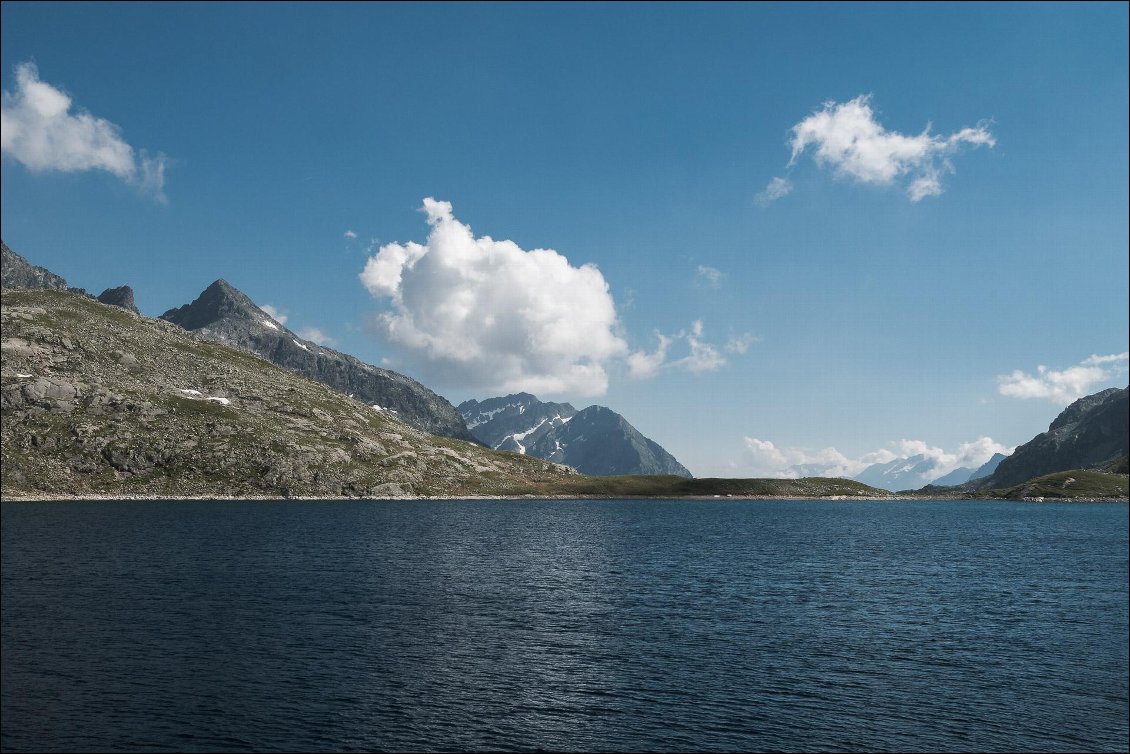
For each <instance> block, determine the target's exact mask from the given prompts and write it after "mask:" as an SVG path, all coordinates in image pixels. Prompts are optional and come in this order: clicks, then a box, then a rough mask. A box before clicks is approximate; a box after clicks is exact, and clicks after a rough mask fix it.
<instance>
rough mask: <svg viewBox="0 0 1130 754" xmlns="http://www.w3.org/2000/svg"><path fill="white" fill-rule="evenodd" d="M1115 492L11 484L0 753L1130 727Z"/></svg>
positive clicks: (581, 743)
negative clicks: (461, 492)
mask: <svg viewBox="0 0 1130 754" xmlns="http://www.w3.org/2000/svg"><path fill="white" fill-rule="evenodd" d="M1127 512H1128V507H1127V505H1125V504H1101V503H1100V504H1086V503H1083V504H1080V503H1075V504H1063V503H1043V504H1036V503H1013V502H986V501H945V502H942V501H906V502H880V501H845V502H823V501H787V500H773V501H763V500H759V501H736V500H735V501H728V500H727V501H689V500H686V501H671V500H631V501H592V500H589V501H499V500H479V501H443V502H439V501H418V502H417V501H411V502H278V503H262V502H226V501H225V502H98V503H4V504H3V505H2V506H0V514H2V518H3V532H2V558H3V569H2V600H3V602H2V604H3V610H2V612H0V633H2V637H0V638H2V665H0V667H2V686H0V696H2V699H0V704H2V719H3V726H2V733H0V735H2V740H0V745H2V748H3V749H4V750H6V751H21V750H55V751H58V750H66V751H86V750H118V751H130V750H133V751H138V750H147V751H161V750H170V751H209V750H223V751H232V750H258V751H270V750H290V751H294V750H309V751H319V750H323V751H324V750H374V749H377V750H400V751H403V750H428V751H430V750H476V749H480V750H481V749H490V750H538V749H542V750H573V751H575V750H655V751H661V750H726V751H733V750H758V751H760V750H787V751H810V750H827V751H832V750H869V751H906V750H946V751H985V750H988V751H999V750H1007V751H1053V750H1054V751H1118V750H1121V751H1126V749H1127V746H1128V728H1127V717H1128V697H1127V684H1128V661H1127V646H1128V638H1130V637H1128V617H1127V610H1128V595H1127V583H1128V571H1127V559H1128V530H1130V527H1128V516H1127Z"/></svg>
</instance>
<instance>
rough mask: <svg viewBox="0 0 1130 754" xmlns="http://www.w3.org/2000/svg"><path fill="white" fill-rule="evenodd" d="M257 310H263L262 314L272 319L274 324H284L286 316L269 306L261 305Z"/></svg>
mask: <svg viewBox="0 0 1130 754" xmlns="http://www.w3.org/2000/svg"><path fill="white" fill-rule="evenodd" d="M259 308H260V309H262V310H263V313H264V314H266V315H267V316H268V317H270V318H271V319H273V320H274V321H275V322H278V323H279V324H280V325H285V324H286V315H285V314H283V313H282V311H281V310H279V309H276V308H275V307H273V306H271V305H270V304H263V305H262V306H260V307H259Z"/></svg>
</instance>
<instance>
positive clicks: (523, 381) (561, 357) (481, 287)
mask: <svg viewBox="0 0 1130 754" xmlns="http://www.w3.org/2000/svg"><path fill="white" fill-rule="evenodd" d="M423 211H424V213H425V214H426V216H427V222H428V225H430V226H431V231H430V232H429V234H428V238H427V240H426V241H425V242H424V243H423V244H419V243H414V242H408V243H404V244H399V243H389V244H385V245H384V246H381V247H380V249H379V250H378V252H377V253H376V254H375V255H373V256H372V257H371V258H370V259H369V260H368V262H367V263H366V265H365V269H364V270H363V271H362V272H361V276H360V277H361V282H362V283H363V284H364V285H365V287H366V288H367V289H368V290H369V293H370V294H372V295H373V296H374V297H376V298H378V299H380V300H383V301H387V303H388V309H387V310H386V311H384V312H382V313H379V314H377V315H376V316H375V317H374V319H373V325H374V326H375V327H376V328H377V330H378V331H379V332H380V334H381V335H382V336H383V337H384V338H385V339H387V340H388V341H389V342H390V343H392V344H393V345H395V346H398V347H399V348H400V350H401V353H402V355H403V357H404V358H405V359H406V360H407V361H408V362H410V363H411V364H412V366H414V367H415V368H416V369H417V370H418V371H419V372H421V374H422V376H423V377H426V378H427V379H429V380H432V381H434V382H435V383H436V384H439V385H448V386H456V385H457V386H459V387H462V388H467V389H478V390H483V391H486V392H491V393H507V392H514V391H519V390H525V391H529V392H533V393H537V394H560V393H570V394H577V395H586V396H587V395H600V394H602V393H604V392H605V391H606V390H607V387H608V373H607V370H606V365H607V363H608V362H609V360H611V359H616V358H619V357H623V356H624V355H626V354H627V351H628V346H627V343H625V341H624V340H623V338H622V337H621V336H620V335H619V323H618V320H617V316H616V307H615V303H614V302H613V299H612V295H611V294H610V293H609V290H608V284H607V283H606V282H605V280H604V277H603V275H601V273H600V270H598V269H597V268H596V266H595V265H592V264H583V265H581V266H579V267H574V266H573V265H572V264H570V263H569V260H568V259H566V258H565V257H564V256H562V255H561V254H559V253H558V252H556V251H554V250H552V249H532V250H529V251H527V250H525V249H522V248H521V247H519V246H518V245H517V244H515V243H514V242H512V241H496V240H494V239H493V238H491V237H490V236H481V237H476V236H475V235H474V233H472V231H471V228H470V227H469V226H467V225H465V224H464V223H461V222H459V220H457V219H456V218H455V216H454V214H453V212H452V206H451V204H450V203H449V202H444V201H437V200H435V199H432V198H428V199H425V200H424V205H423Z"/></svg>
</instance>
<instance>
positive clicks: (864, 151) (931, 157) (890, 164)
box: [755, 94, 996, 206]
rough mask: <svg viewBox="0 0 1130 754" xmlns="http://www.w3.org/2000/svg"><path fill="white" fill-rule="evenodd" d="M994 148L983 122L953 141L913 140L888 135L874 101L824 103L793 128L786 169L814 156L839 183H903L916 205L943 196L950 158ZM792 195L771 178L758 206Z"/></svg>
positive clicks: (785, 183) (925, 136) (784, 182)
mask: <svg viewBox="0 0 1130 754" xmlns="http://www.w3.org/2000/svg"><path fill="white" fill-rule="evenodd" d="M995 145H996V139H995V138H994V137H993V135H992V133H990V132H989V129H988V126H987V124H986V123H985V122H982V123H979V124H978V125H977V126H976V127H972V128H963V129H961V130H960V131H957V132H955V133H952V134H950V135H949V136H935V135H932V134H931V133H930V126H929V125H927V126H926V128H925V129H924V130H923V131H922V133H920V134H917V135H913V136H910V135H907V134H901V133H899V132H897V131H888V130H887V129H886V128H884V127H883V125H882V124H881V123H879V121H878V120H877V119H876V118H875V112H874V110H872V109H871V95H862V94H861V95H860V96H858V97H856V98H855V99H852V100H849V101H848V102H842V103H837V102H831V101H829V102H825V103H824V106H823V109H821V110H819V111H817V112H815V113H813V114H812V115H810V116H808V117H807V118H805V119H804V120H802V121H800V122H799V123H797V124H796V125H795V126H793V128H792V141H791V147H792V157H791V158H790V159H789V164H788V167H789V168H792V167H794V166H795V165H796V164H797V161H798V160H799V159H800V158H801V156H802V155H804V154H806V153H811V154H812V156H813V159H814V160H815V162H816V164H817V165H819V166H820V167H825V168H830V169H831V170H832V171H833V173H834V174H835V175H836V176H837V177H839V178H844V179H849V180H853V181H855V182H857V183H865V184H871V185H877V186H889V185H892V184H894V183H896V182H901V183H903V184H905V190H906V194H907V196H908V197H910V200H911V201H912V202H917V201H921V200H922V199H924V198H925V197H927V196H938V195H940V194H941V193H942V192H943V190H944V189H943V187H942V176H944V175H946V174H949V173H953V172H954V167H953V163H952V162H951V160H950V158H951V157H953V156H954V155H955V154H957V153H958V152H959V151H960V150H961V149H962V148H964V147H981V146H988V147H993V146H995ZM791 190H792V184H791V183H790V182H789V180H788V179H787V178H779V177H777V178H773V180H771V181H770V182H769V185H768V186H766V187H765V190H764V191H762V192H761V193H759V194H758V195H757V197H756V198H755V200H756V201H757V203H758V204H761V205H762V206H766V205H768V204H770V203H772V202H773V201H776V200H777V199H780V198H781V197H783V196H785V195H786V194H788V193H789V192H790V191H791Z"/></svg>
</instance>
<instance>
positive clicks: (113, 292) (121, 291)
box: [98, 285, 141, 314]
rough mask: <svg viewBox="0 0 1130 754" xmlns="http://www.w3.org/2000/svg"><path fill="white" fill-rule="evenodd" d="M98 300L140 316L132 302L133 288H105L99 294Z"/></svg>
mask: <svg viewBox="0 0 1130 754" xmlns="http://www.w3.org/2000/svg"><path fill="white" fill-rule="evenodd" d="M98 300H99V301H101V302H102V303H103V304H109V305H110V306H117V307H120V308H122V309H126V310H128V311H131V312H133V313H134V314H141V312H139V311H138V310H137V305H136V304H135V303H134V301H133V288H130V287H129V286H128V285H120V286H118V287H117V288H107V289H106V290H104V291H102V293H101V294H99V296H98Z"/></svg>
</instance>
